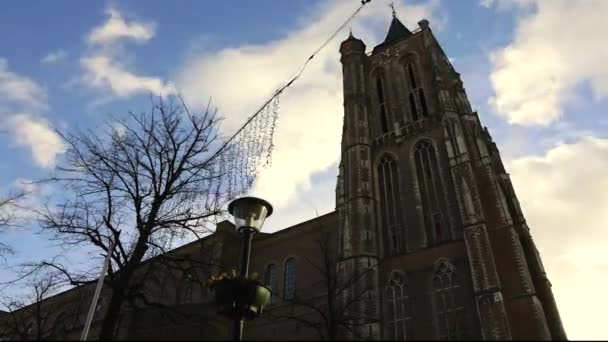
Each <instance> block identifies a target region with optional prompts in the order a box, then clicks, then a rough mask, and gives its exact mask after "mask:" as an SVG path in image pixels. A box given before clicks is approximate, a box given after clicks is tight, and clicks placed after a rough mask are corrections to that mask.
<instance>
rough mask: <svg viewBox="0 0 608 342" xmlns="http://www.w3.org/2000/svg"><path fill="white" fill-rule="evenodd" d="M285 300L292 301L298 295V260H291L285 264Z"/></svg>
mask: <svg viewBox="0 0 608 342" xmlns="http://www.w3.org/2000/svg"><path fill="white" fill-rule="evenodd" d="M284 290H285V296H284V298H285V300H291V299H293V298H294V297H295V295H296V259H294V258H289V259H287V261H286V262H285V289H284Z"/></svg>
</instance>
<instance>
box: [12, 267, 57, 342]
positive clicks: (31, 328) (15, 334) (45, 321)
mask: <svg viewBox="0 0 608 342" xmlns="http://www.w3.org/2000/svg"><path fill="white" fill-rule="evenodd" d="M26 288H27V290H28V291H29V293H27V294H26V295H25V296H23V298H18V297H5V298H3V300H2V306H4V308H5V309H6V311H7V312H8V315H6V317H5V318H4V319H3V320H2V324H1V325H0V337H2V338H5V339H19V340H37V341H40V340H42V339H43V338H47V337H48V336H49V335H50V334H51V332H52V331H53V330H54V324H55V323H56V322H55V320H54V317H53V315H54V314H55V311H53V310H52V309H50V308H49V307H46V306H44V307H43V301H44V300H45V299H47V298H48V297H50V296H52V295H53V294H55V293H56V291H57V290H58V288H59V282H58V278H57V276H56V275H54V274H52V273H47V274H44V276H42V277H37V278H32V279H30V281H28V282H27V283H26Z"/></svg>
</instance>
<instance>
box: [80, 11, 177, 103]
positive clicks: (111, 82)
mask: <svg viewBox="0 0 608 342" xmlns="http://www.w3.org/2000/svg"><path fill="white" fill-rule="evenodd" d="M108 15H109V17H108V19H107V21H106V22H105V23H103V24H102V25H101V26H98V27H96V28H94V29H93V30H92V31H91V32H90V34H89V35H88V42H89V51H88V53H87V54H86V55H85V56H83V57H82V58H81V59H80V64H81V67H82V68H83V70H84V74H83V75H82V79H81V81H82V82H83V83H84V84H85V85H87V86H89V87H91V88H98V89H103V90H108V91H110V92H111V93H112V94H113V95H115V96H118V97H129V96H132V95H136V94H142V93H143V94H145V93H153V94H154V95H172V94H176V90H175V86H174V85H173V83H171V82H164V81H163V80H162V79H160V78H158V77H152V76H141V75H137V74H136V73H135V72H133V71H131V70H128V68H127V66H126V65H125V64H124V63H121V60H123V59H125V56H124V51H123V50H124V49H120V48H119V47H120V42H121V41H122V40H135V41H138V42H145V41H148V40H150V39H152V38H153V37H154V33H155V27H156V25H155V24H154V23H151V22H141V21H130V22H126V21H125V19H124V18H123V17H122V15H121V14H120V13H119V12H118V11H117V10H116V9H109V10H108Z"/></svg>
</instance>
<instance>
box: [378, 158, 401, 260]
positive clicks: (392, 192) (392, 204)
mask: <svg viewBox="0 0 608 342" xmlns="http://www.w3.org/2000/svg"><path fill="white" fill-rule="evenodd" d="M397 171H398V170H397V162H396V161H395V160H394V159H393V158H392V157H390V156H389V155H386V156H384V157H383V158H382V159H381V161H380V164H379V165H378V183H379V184H378V189H379V190H380V203H379V204H380V210H379V211H380V213H381V216H382V223H383V225H384V227H385V229H386V230H387V234H388V235H387V236H388V239H389V249H390V254H392V255H394V254H399V253H400V252H401V250H402V236H401V231H402V229H403V227H402V223H401V215H402V212H403V210H402V208H401V200H400V198H399V178H398V176H399V173H398V172H397Z"/></svg>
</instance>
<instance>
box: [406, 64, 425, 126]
mask: <svg viewBox="0 0 608 342" xmlns="http://www.w3.org/2000/svg"><path fill="white" fill-rule="evenodd" d="M405 72H406V75H407V76H406V77H407V80H408V84H409V90H408V100H409V105H410V113H411V115H412V121H417V120H418V119H420V118H423V117H428V116H429V111H428V107H427V104H426V98H425V96H424V90H423V89H422V82H420V80H419V79H418V75H417V74H416V66H415V64H414V62H410V63H408V64H407V65H406V67H405Z"/></svg>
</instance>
